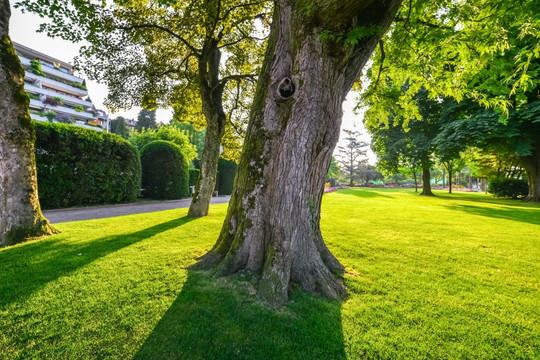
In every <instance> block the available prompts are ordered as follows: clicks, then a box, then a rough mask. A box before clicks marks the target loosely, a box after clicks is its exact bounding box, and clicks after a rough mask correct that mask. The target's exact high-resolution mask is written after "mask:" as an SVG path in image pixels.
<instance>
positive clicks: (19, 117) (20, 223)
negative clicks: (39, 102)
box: [0, 0, 55, 246]
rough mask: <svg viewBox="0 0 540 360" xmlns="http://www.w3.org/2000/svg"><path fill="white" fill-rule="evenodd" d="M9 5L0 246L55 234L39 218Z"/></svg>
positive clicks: (0, 28)
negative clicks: (10, 24) (11, 38)
mask: <svg viewBox="0 0 540 360" xmlns="http://www.w3.org/2000/svg"><path fill="white" fill-rule="evenodd" d="M9 17H10V7H9V1H7V0H4V1H3V4H2V7H1V8H0V41H1V43H0V52H1V54H0V62H1V64H0V89H1V91H2V93H1V96H0V246H7V245H11V244H15V243H17V242H21V241H23V240H25V239H26V238H28V237H35V236H42V235H48V234H51V233H53V232H54V231H55V230H54V229H53V228H52V227H51V226H50V225H49V222H48V221H47V220H46V219H45V218H44V217H43V216H42V214H41V209H40V206H39V199H38V194H37V176H36V164H35V159H34V140H35V134H34V128H33V126H32V123H31V121H30V115H29V113H28V103H29V99H28V97H27V95H26V92H25V91H24V80H23V79H24V71H23V69H22V68H21V64H20V62H19V58H18V57H17V55H16V54H15V50H14V49H13V44H12V43H11V40H10V39H9V36H8V33H9Z"/></svg>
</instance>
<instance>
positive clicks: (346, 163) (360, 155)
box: [337, 130, 368, 186]
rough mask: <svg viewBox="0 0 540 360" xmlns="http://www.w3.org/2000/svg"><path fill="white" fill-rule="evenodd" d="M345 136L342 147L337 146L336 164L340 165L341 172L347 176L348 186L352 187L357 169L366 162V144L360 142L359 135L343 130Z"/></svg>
mask: <svg viewBox="0 0 540 360" xmlns="http://www.w3.org/2000/svg"><path fill="white" fill-rule="evenodd" d="M343 132H344V133H345V134H346V137H345V138H344V139H343V140H345V145H344V146H338V155H337V157H338V162H339V163H340V164H341V171H343V172H345V173H346V174H347V177H348V178H349V186H353V185H354V180H355V179H356V177H357V172H358V171H357V170H358V167H359V166H360V165H362V164H365V163H366V162H367V158H366V154H367V149H366V148H367V147H368V143H366V142H365V141H360V140H358V138H359V137H360V135H361V133H360V132H358V131H352V130H343Z"/></svg>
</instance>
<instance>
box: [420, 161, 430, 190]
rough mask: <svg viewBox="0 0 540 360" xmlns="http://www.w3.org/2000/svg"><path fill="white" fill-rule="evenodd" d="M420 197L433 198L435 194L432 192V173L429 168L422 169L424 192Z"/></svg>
mask: <svg viewBox="0 0 540 360" xmlns="http://www.w3.org/2000/svg"><path fill="white" fill-rule="evenodd" d="M420 195H423V196H433V192H432V191H431V173H430V171H429V166H423V167H422V192H421V193H420Z"/></svg>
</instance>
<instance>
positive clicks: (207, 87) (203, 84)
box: [188, 39, 226, 217]
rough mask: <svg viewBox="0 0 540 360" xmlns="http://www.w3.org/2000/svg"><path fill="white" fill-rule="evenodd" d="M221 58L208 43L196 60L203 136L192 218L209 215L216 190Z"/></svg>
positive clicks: (223, 118) (222, 116)
mask: <svg viewBox="0 0 540 360" xmlns="http://www.w3.org/2000/svg"><path fill="white" fill-rule="evenodd" d="M220 58H221V54H220V51H219V49H218V42H217V40H214V39H209V40H207V41H206V44H205V46H204V47H203V51H202V54H201V57H200V59H199V79H200V81H199V89H200V93H201V100H202V106H203V113H204V117H205V118H206V136H205V139H204V151H203V155H202V159H201V172H200V174H199V179H198V180H197V185H196V186H195V194H194V195H193V200H192V202H191V205H190V207H189V211H188V216H191V217H201V216H206V215H208V209H209V207H210V201H211V200H212V194H213V192H214V188H215V187H216V175H217V168H218V160H219V150H220V145H221V139H222V138H223V134H224V133H225V121H226V115H225V112H224V111H223V100H222V97H223V89H224V86H225V84H224V83H223V82H221V81H220V79H219V63H220Z"/></svg>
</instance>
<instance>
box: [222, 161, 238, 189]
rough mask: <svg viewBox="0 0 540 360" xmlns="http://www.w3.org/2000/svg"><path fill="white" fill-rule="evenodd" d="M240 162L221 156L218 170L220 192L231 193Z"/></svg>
mask: <svg viewBox="0 0 540 360" xmlns="http://www.w3.org/2000/svg"><path fill="white" fill-rule="evenodd" d="M237 169H238V164H237V163H236V162H234V161H230V160H225V159H223V158H219V161H218V172H219V182H218V184H219V194H220V195H231V194H232V191H233V184H234V177H235V175H236V170H237Z"/></svg>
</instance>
